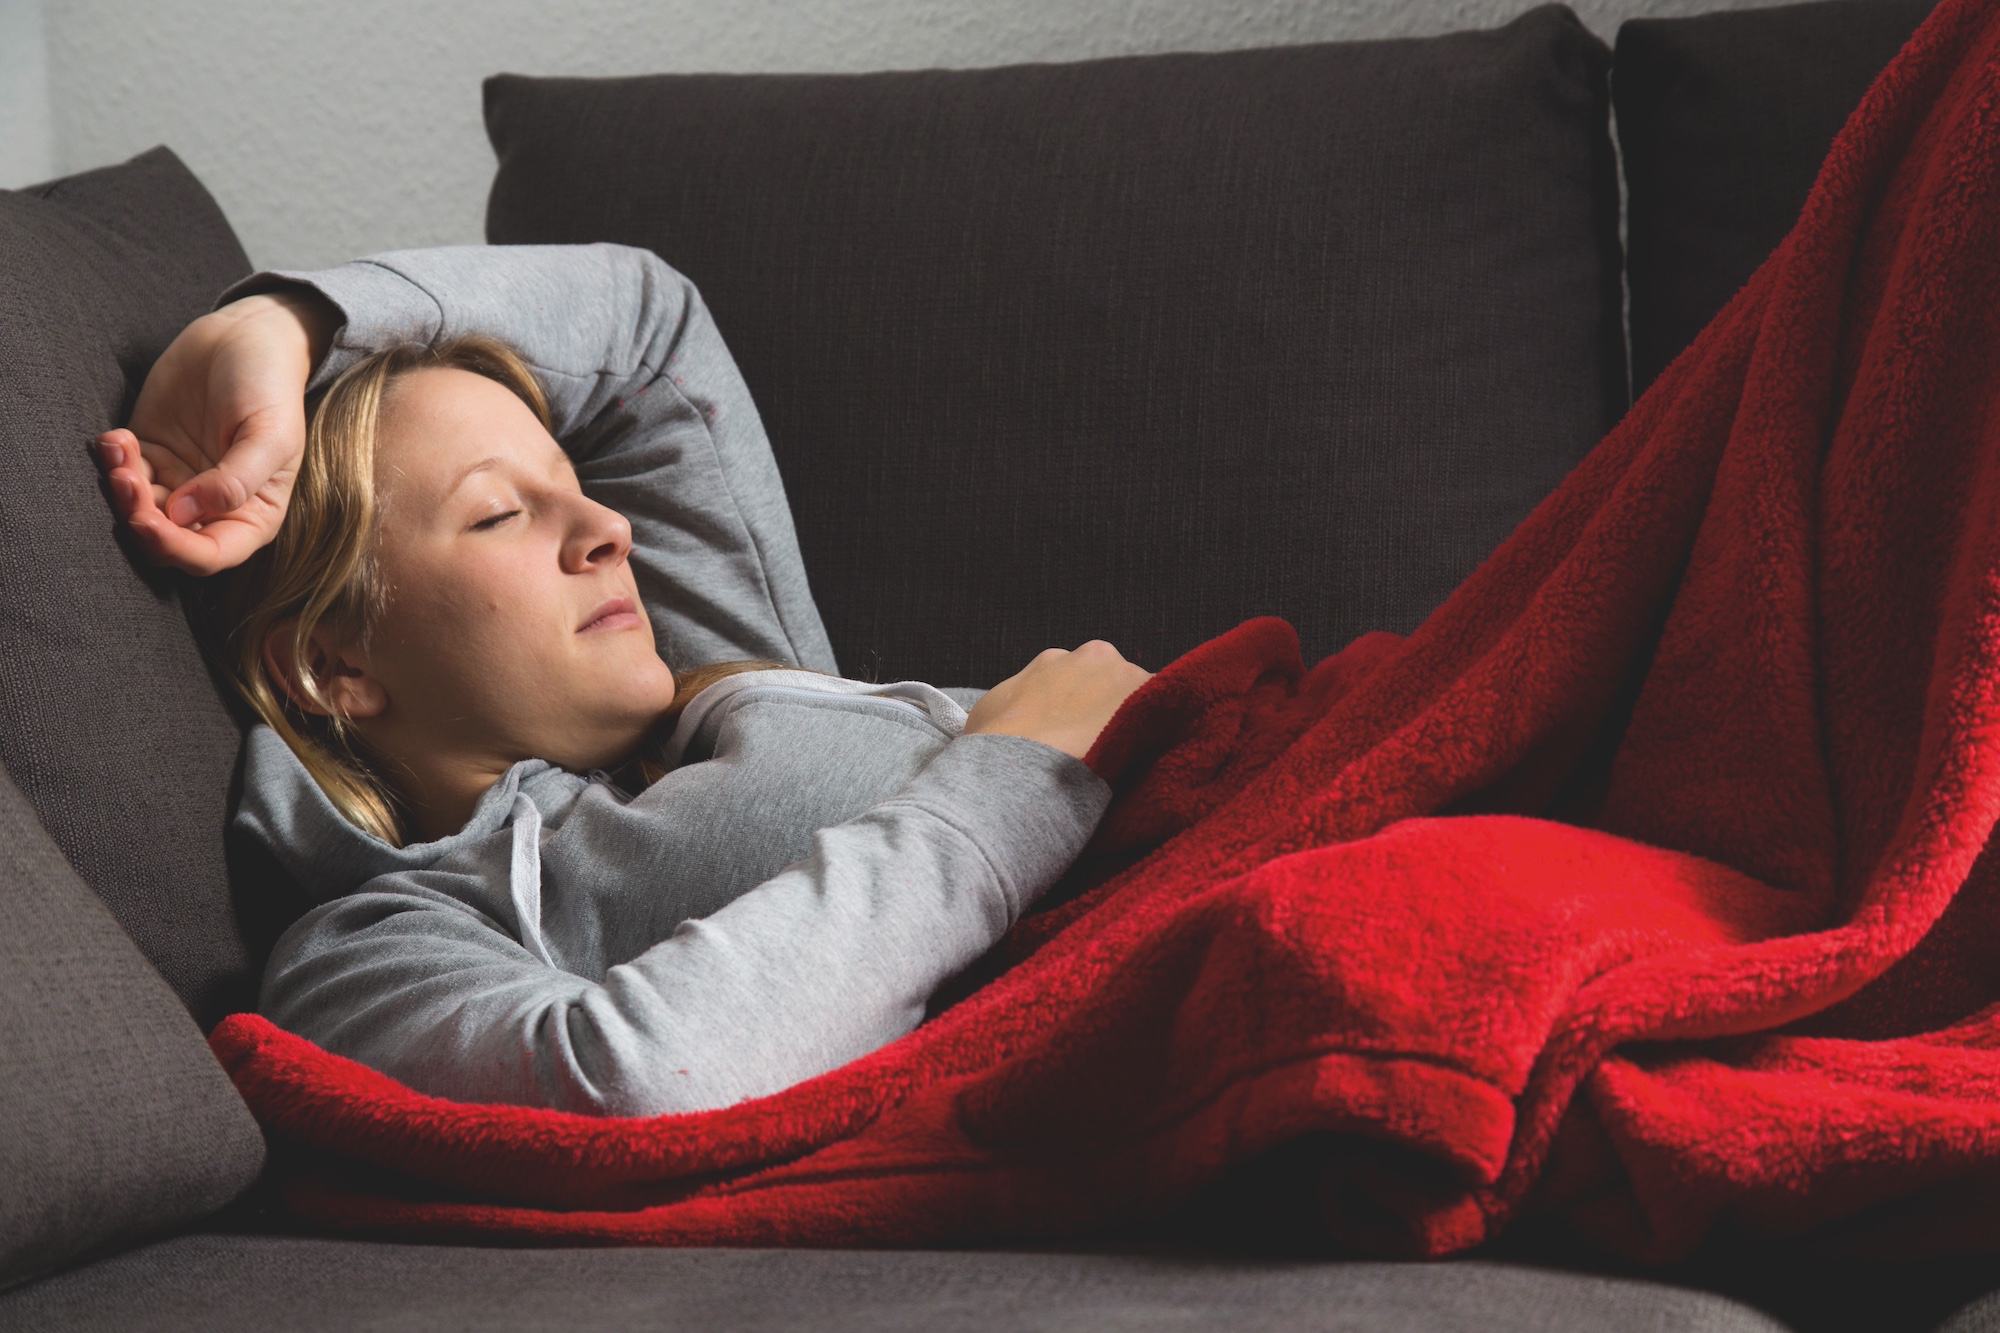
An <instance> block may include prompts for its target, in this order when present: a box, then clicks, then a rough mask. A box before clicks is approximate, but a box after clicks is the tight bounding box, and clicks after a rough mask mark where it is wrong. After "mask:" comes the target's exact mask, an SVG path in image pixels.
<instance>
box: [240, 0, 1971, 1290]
mask: <svg viewBox="0 0 2000 1333" xmlns="http://www.w3.org/2000/svg"><path fill="white" fill-rule="evenodd" d="M1997 120H2000V6H1997V5H1996V4H1995V3H1993V0H1946V3H1944V4H1943V5H1941V6H1940V7H1939V8H1938V9H1937V10H1936V12H1935V13H1934V14H1933V16H1932V17H1931V18H1930V20H1929V21H1928V22H1927V23H1926V24H1925V25H1924V26H1923V28H1922V29H1921V30H1920V31H1919V32H1918V34H1917V35H1916V37H1915V38H1914V39H1913V40H1912V41H1911V43H1910V45H1909V46H1908V47H1907V48H1906V49H1905V50H1904V52H1903V53H1902V55H1901V56H1900V57H1899V58H1898V59H1897V60H1896V62H1895V63H1894V64H1893V65H1891V66H1890V67H1889V69H1888V70H1887V71H1885V72H1884V74H1883V75H1882V76H1881V78H1880V79H1879V80H1878V81H1877V83H1876V84H1875V86H1874V88H1873V89H1872V90H1871V91H1870V93H1869V94H1868V97H1867V100H1866V101H1865V102H1864V103H1863V105H1862V106H1861V108H1860V109H1859V110H1858V111H1857V112H1856V113H1855V115H1854V117H1853V118H1852V119H1851V120H1850V122H1849V123H1848V125H1847V127H1846V129H1845V130H1844V131H1843V132H1842V134H1841V136H1840V138H1839V140H1838V141H1837V142H1836V143H1835V145H1834V148H1833V151H1832V155H1831V157H1830V158H1829V159H1828V161H1827V163H1826V166H1825V168H1824V169H1823V170H1822V172H1821V174H1820V177H1819V181H1818V183H1817V184H1816V186H1815V187H1814V190H1813V192H1812V195H1811V198H1810V199H1809V201H1808V202H1807V204H1806V207H1805V210H1804V214H1803V216H1802V217H1801V219H1800V221H1799V223H1798V226H1797V227H1796V229H1795V230H1794V231H1793V232H1792V233H1791V235H1790V236H1789V237H1788V238H1787V239H1786V240H1785V242H1784V243H1783V244H1782V245H1781V246H1780V247H1779V248H1778V250H1777V251H1776V253H1775V254H1774V255H1773V256H1772V258H1771V259H1770V260H1769V262H1767V263H1766V264H1765V265H1764V266H1763V268H1761V269H1760V270H1759V271H1758V273H1757V274H1756V276H1755V277H1754V278H1753V279H1752V280H1751V282H1750V283H1749V284H1748V285H1747V286H1746V287H1745V288H1744V289H1743V291H1742V292H1741V293H1740V294H1739V295H1738V296H1737V297H1736V299H1735V300H1734V301H1732V302H1731V303H1730V305H1729V306H1728V307H1727V308H1726V309H1725V310H1724V311H1723V312H1722V313H1721V315H1719V316H1718V317H1717V318H1716V320H1715V322H1714V323H1713V324H1711V325H1710V326H1709V328H1708V329H1707V330H1706V331H1705V332H1704V333H1703V334H1702V336H1701V337H1700V339H1699V340H1698V341H1697V342H1696V343H1695V344H1694V346H1693V347H1691V348H1690V349H1689V350H1688V351H1687V352H1686V353H1685V354H1684V355H1683V356H1682V357H1681V358H1680V359H1679V360H1678V361H1676V362H1675V363H1674V365H1673V366H1672V367H1671V368H1670V369H1669V370H1668V371H1667V373H1666V374H1665V375H1664V376H1663V377H1662V378H1661V380H1660V381H1659V382H1658V383H1657V384H1656V385H1655V386H1654V387H1653V388H1652V389H1651V390H1650V391H1649V392H1648V393H1647V394H1646V395H1645V396H1644V397H1643V398H1642V399H1641V400H1640V401H1639V403H1638V404H1637V405H1636V406H1635V407H1634V408H1633V410H1632V411H1631V413H1630V414H1629V416H1628V417H1627V418H1626V420H1625V421H1624V422H1623V423H1622V424H1621V425H1620V426H1619V427H1618V428H1617V429H1616V430H1615V431H1613V432H1612V434H1611V435H1610V436H1609V437H1607V438H1606V439H1605V440H1604V442H1603V443H1602V444H1601V445H1600V446H1599V447H1598V448H1597V449H1596V450H1595V451H1594V452H1593V453H1592V454H1591V455H1590V456H1589V457H1588V458H1587V459H1586V460H1585V461H1584V462H1583V464H1582V465H1581V466H1580V467H1579V468H1578V469H1577V471H1576V472H1575V474H1574V475H1572V476H1571V477H1570V478H1569V479H1568V480H1567V481H1566V482H1565V483H1564V484H1563V486H1562V487H1561V489H1560V490H1558V491H1557V492H1556V493H1555V495H1553V496H1552V497H1551V498H1550V499H1549V500H1548V501H1547V502H1546V503H1545V504H1543V505H1542V506H1541V507H1540V508H1539V509H1538V510H1536V512H1535V513H1534V514H1533V516H1532V517H1530V518H1529V519H1528V521H1527V522H1526V523H1525V524H1523V525H1522V527H1521V529H1520V530H1519V531H1518V532H1517V533H1515V534H1514V536H1513V537H1512V538H1511V539H1510V540H1509V541H1508V542H1507V544H1506V545H1505V546H1504V547H1502V548H1501V549H1500V550H1499V551H1498V552H1497V553H1496V554H1495V555H1494V556H1493V557H1492V558H1491V559H1490V560H1489V561H1487V563H1486V564H1485V565H1484V566H1483V567H1482V568H1481V569H1480V570H1479V571H1478V572H1477V573H1476V574H1474V575H1473V577H1472V578H1471V579H1470V580H1469V581H1468V582H1467V583H1466V584H1465V585H1464V587H1462V588H1460V589H1459V590H1458V592H1457V593H1456V594H1454V595H1453V596H1452V598H1451V599H1450V601H1448V602H1447V603H1446V604H1445V605H1444V606H1443V607H1442V608H1441V609H1440V610H1438V611H1437V613H1436V614H1435V615H1433V616H1432V617H1431V618H1430V620H1429V621H1428V622H1427V623H1426V624H1425V625H1424V626H1423V627H1422V628H1421V629H1419V630H1418V631H1417V632H1416V633H1415V634H1413V635H1411V636H1410V637H1409V638H1408V639H1406V640H1399V639H1396V638H1394V637H1392V636H1389V635H1371V636H1369V637H1367V638H1364V639H1362V640H1360V641H1358V642H1357V643H1355V644H1354V645H1353V646H1351V647H1350V648H1348V649H1347V650H1346V651H1344V652H1342V653H1340V654H1338V655H1336V656H1334V657H1331V658H1329V659H1327V660H1325V661H1322V662H1320V663H1319V664H1318V665H1317V666H1315V667H1313V668H1312V669H1311V670H1310V671H1308V670H1306V669H1305V666H1304V664H1303V663H1302V662H1301V661H1300V658H1299V655H1298V644H1297V639H1296V636H1295V635H1294V634H1293V632H1292V630H1291V628H1290V627H1289V626H1287V625H1286V624H1284V622H1282V621H1278V620H1272V619H1261V620H1253V621H1250V622H1248V623H1246V624H1244V625H1242V626H1240V627H1239V628H1237V629H1236V630H1234V631H1232V632H1230V633H1228V634H1225V635H1223V636H1222V637H1220V638H1218V639H1216V640H1214V641H1212V642H1210V643H1208V644H1205V645H1204V646H1202V647H1201V648H1199V649H1197V650H1195V651H1194V652H1192V653H1190V654H1188V655H1187V656H1186V657H1184V658H1182V659H1181V660H1179V661H1177V662H1174V663H1173V664H1171V665H1170V666H1168V667H1167V668H1166V669H1165V670H1163V671H1161V672H1160V674H1159V675H1158V676H1157V677H1156V678H1155V679H1154V680H1153V681H1151V682H1150V683H1149V684H1148V685H1147V686H1146V687H1145V688H1144V689H1142V690H1141V691H1140V692H1139V693H1138V694H1136V695H1134V696H1133V697H1132V699H1130V700H1129V701H1128V702H1127V704H1126V706H1125V707H1124V709H1123V710H1121V712H1120V713H1119V715H1118V716H1117V717H1116V718H1115V719H1114V720H1113V721H1112V723H1111V725H1110V726H1109V727H1108V728H1107V729H1106V731H1105V733H1104V735H1103V736H1102V737H1101V738H1100V740H1099V741H1098V744H1097V747H1096V749H1095V750H1093V752H1092V754H1091V756H1090V758H1089V762H1090V763H1091V764H1092V765H1093V766H1094V767H1095V768H1096V769H1097V770H1098V771H1099V772H1100V773H1103V774H1105V775H1106V776H1107V777H1109V778H1112V779H1113V780H1114V782H1115V783H1116V785H1117V786H1118V789H1119V795H1118V798H1117V801H1116V802H1115V804H1114V806H1113V808H1112V812H1111V814H1110V815H1109V816H1108V817H1107V820H1106V822H1105V825H1104V827H1103V828H1102V829H1101V830H1100V833H1099V835H1098V837H1097V839H1096V841H1095V842H1094V843H1093V845H1092V848H1091V849H1090V851H1089V852H1087V853H1086V856H1085V858H1084V860H1082V861H1080V862H1079V863H1078V866H1077V868H1076V870H1075V871H1073V872H1072V875H1071V877H1070V881H1069V882H1068V883H1067V885H1066V886H1065V887H1064V889H1063V890H1062V894H1061V896H1062V897H1063V899H1064V901H1062V902H1061V903H1060V905H1059V906H1055V907H1053V908H1051V909H1050V910H1047V911H1044V912H1041V913H1039V914H1037V915H1034V916H1031V917H1029V918H1028V919H1027V920H1026V921H1025V922H1024V923H1023V924H1022V926H1021V927H1020V928H1019V929H1018V930H1017V931H1016V933H1015V935H1014V936H1012V937H1011V938H1010V939H1009V941H1008V942H1007V944H1006V945H1005V946H1003V949H1002V950H1001V951H1000V953H999V954H998V955H997V956H996V958H995V959H993V960H989V963H988V964H987V965H985V966H984V968H983V970H982V971H981V972H980V974H979V983H980V984H977V985H973V984H970V983H968V984H966V985H963V986H961V987H959V989H958V998H957V1000H956V1003H952V1004H949V1005H948V1006H944V1005H941V1009H942V1011H941V1012H940V1013H938V1014H937V1015H936V1016H935V1017H934V1018H933V1019H932V1020H931V1021H930V1022H928V1023H926V1024H925V1025H924V1026H923V1027H921V1028H919V1029H918V1030H917V1031H916V1032H915V1033H913V1034H911V1035H910V1036H909V1037H907V1038H905V1039H904V1040H902V1041H899V1042H897V1043H895V1044H894V1045H892V1046H889V1047H887V1048H885V1049H883V1050H881V1051H879V1052H877V1053H875V1054H874V1055H871V1056H869V1057H867V1058H865V1059H862V1060H859V1061H856V1062H855V1063H853V1064H852V1065H849V1066H847V1067H845V1068H842V1069H839V1070H837V1071H835V1072H833V1073H830V1074H827V1075H826V1076H824V1077H822V1078H819V1079H816V1080H813V1081H812V1082H809V1083H806V1084H802V1085H800V1086H798V1087H795V1088H792V1089H790V1090H788V1091H786V1092H783V1093H781V1094H778V1095H776V1096H773V1097H769V1098H766V1099H763V1100H761V1101H756V1102H750V1103H745V1104H743V1105H740V1106H736V1107H733V1108H730V1109H728V1110H722V1111H716V1112H712V1113H708V1114H703V1115H695V1116H683V1117H662V1118H659V1119H652V1120H598V1119H589V1118H584V1117H578V1116H571V1115H561V1114H554V1113H548V1112H541V1111H534V1110H525V1109H520V1108H513V1107H500V1106H471V1105H461V1104H456V1103H450V1102H445V1101H440V1100H436V1099H433V1098H429V1097H424V1096H419V1095H416V1094H414V1093H412V1092H410V1091H409V1090H407V1089H405V1088H403V1087H401V1086H400V1085H398V1084H396V1083H394V1082H392V1081H390V1080H389V1079H386V1078H383V1077H381V1076H380V1075H377V1074H375V1073H372V1072H370V1071H368V1070H366V1069H364V1068H361V1067H360V1066H358V1065H355V1064H352V1063H350V1062H348V1061H345V1060H341V1059H338V1058H335V1057H333V1056H330V1055H328V1054H327V1053H325V1052H323V1051H321V1050H319V1049H318V1048H316V1047H314V1046H312V1045H311V1044H309V1043H307V1042H304V1041H301V1040H299V1039H297V1038H295V1037H292V1036H289V1035H287V1034H285V1033H283V1032H281V1031H278V1030H277V1029H275V1028H273V1027H272V1026H270V1025H269V1024H267V1023H265V1022H263V1021H262V1020H260V1019H257V1018H255V1017H252V1016H247V1015H238V1016H236V1017H234V1018H231V1019H229V1020H228V1021H226V1022H225V1023H223V1024H222V1025H221V1027H219V1028H218V1029H217V1030H216V1032H215V1033H214V1035H213V1037H212V1039H211V1040H212V1042H213V1046H214V1049H215V1051H216V1053H217V1054H218V1055H219V1056H220V1058H221V1060H222V1062H223V1064H224V1065H225V1066H226V1067H227V1068H228V1069H229V1071H230V1073H231V1075H232V1076H233V1077H234V1079H235V1080H236V1083H237V1086H238V1087H239V1088H240V1089H241V1090H242V1092H243V1095H244V1096H245V1097H246V1098H247V1099H248V1101H249V1103H250V1105H251V1107H252V1108H253V1109H254V1110H255V1111H256V1113H257V1115H258V1117H259V1118H260V1119H261V1121H262V1122H263V1124H264V1126H265V1128H266V1130H267V1131H268V1133H269V1134H270V1136H271V1138H272V1141H273V1143H274V1144H275V1145H277V1146H278V1147H279V1149H280V1150H281V1156H282V1158H283V1160H284V1161H285V1162H286V1163H288V1164H289V1165H287V1166H286V1167H285V1172H286V1174H285V1179H286V1180H287V1182H288V1183H287V1185H286V1189H285V1198H286V1201H287V1206H288V1207H289V1208H290V1209H292V1210H293V1211H294V1212H295V1213H296V1214H298V1215H299V1216H301V1217H303V1218H307V1219H311V1220H313V1221H315V1222H317V1223H318V1224H321V1225H324V1226H330V1227H334V1228H340V1229H348V1230H361V1231H368V1232H373V1233H376V1234H391V1235H404V1236H423V1237H429V1238H436V1239H445V1238H456V1239H465V1238H472V1237H488V1238H505V1239H509V1240H514V1241H522V1240H533V1239H545V1240H562V1241H569V1242H576V1241H586V1240H587V1241H597V1242H605V1243H620V1242H629V1243H647V1244H779V1245H789V1244H806V1245H831V1244H935V1243H968V1242H977V1241H990V1240H1015V1241H1018V1240H1021V1239H1024V1238H1038V1237H1058V1236H1065V1235H1074V1234H1077V1233H1078V1232H1081V1231H1084V1230H1087V1229H1090V1228H1093V1227H1098V1226H1103V1225H1106V1224H1111V1223H1117V1222H1120V1221H1124V1220H1129V1219H1132V1218H1135V1217H1140V1216H1145V1215H1148V1214H1153V1213H1157V1212H1159V1211H1160V1210H1163V1209H1166V1208H1169V1207H1170V1206H1172V1205H1174V1204H1176V1203H1178V1202H1181V1201H1184V1200H1186V1199H1188V1198H1190V1197H1191V1196H1193V1195H1194V1194H1195V1192H1196V1191H1198V1190H1200V1189H1201V1188H1202V1187H1204V1186H1206V1185H1209V1184H1211V1183H1213V1182H1217V1181H1218V1180H1223V1179H1224V1178H1225V1177H1229V1178H1230V1179H1243V1178H1244V1176H1243V1175H1242V1174H1241V1173H1237V1174H1235V1175H1232V1174H1231V1173H1232V1172H1237V1169H1238V1168H1239V1167H1242V1166H1243V1165H1244V1164H1247V1163H1250V1162H1251V1161H1252V1160H1253V1159H1258V1158H1264V1160H1265V1161H1266V1162H1267V1163H1268V1162H1269V1161H1271V1160H1274V1159H1273V1158H1271V1157H1269V1156H1267V1154H1271V1153H1273V1152H1274V1150H1280V1149H1282V1155H1281V1156H1280V1157H1279V1158H1278V1159H1276V1160H1282V1161H1284V1162H1285V1163H1286V1168H1285V1171H1284V1172H1283V1174H1284V1175H1285V1176H1286V1177H1287V1178H1288V1180H1289V1182H1290V1184H1291V1186H1292V1188H1293V1189H1294V1196H1293V1197H1295V1198H1310V1199H1312V1200H1314V1201H1316V1203H1315V1206H1316V1208H1317V1224H1318V1225H1320V1226H1323V1227H1324V1228H1325V1229H1326V1232H1327V1233H1328V1235H1329V1236H1330V1238H1331V1239H1332V1240H1333V1241H1334V1242H1336V1243H1341V1244H1346V1245H1351V1246H1356V1247H1360V1248H1362V1249H1365V1250H1369V1251H1374V1252H1378V1253H1388V1254H1401V1255H1442V1254H1446V1253H1450V1252H1453V1251H1457V1250H1461V1249H1464V1248H1467V1247H1470V1246H1473V1245H1475V1244H1478V1243H1479V1242H1481V1241H1483V1240H1485V1239H1487V1238H1488V1237H1490V1236H1493V1235H1494V1234H1496V1233H1497V1232H1498V1231H1499V1230H1500V1229H1501V1228H1502V1227H1503V1226H1504V1225H1506V1224H1507V1223H1509V1222H1510V1221H1512V1220H1513V1219H1516V1218H1519V1217H1523V1216H1527V1215H1535V1216H1555V1217H1556V1218H1558V1220H1561V1221H1566V1222H1567V1223H1569V1224H1573V1225H1574V1226H1575V1228H1577V1229H1578V1230H1579V1231H1581V1232H1583V1233H1586V1234H1588V1235H1589V1236H1590V1237H1592V1238H1593V1239H1595V1240H1596V1241H1598V1242H1599V1243H1602V1244H1604V1245H1608V1246H1611V1247H1613V1248H1616V1249H1618V1250H1621V1251H1623V1252H1625V1253H1627V1254H1629V1255H1631V1256H1633V1257H1636V1258H1640V1259H1643V1260H1651V1261H1665V1260H1670V1259H1674V1258H1677V1257H1680V1256H1682V1255H1684V1254H1686V1253H1688V1252H1689V1251H1690V1250H1691V1249H1692V1248H1693V1247H1694V1246H1695V1245H1696V1244H1697V1243H1698V1242H1700V1241H1701V1240H1702V1238H1703V1237H1704V1236H1705V1235H1707V1234H1708V1233H1709V1232H1710V1230H1711V1229H1712V1228H1715V1227H1717V1226H1727V1227H1730V1228H1733V1229H1735V1230H1736V1231H1737V1232H1738V1233H1739V1234H1752V1235H1767V1236H1779V1235H1796V1234H1800V1233H1809V1234H1812V1235H1827V1234H1833V1235H1836V1236H1838V1237H1840V1238H1841V1244H1843V1245H1845V1246H1847V1247H1849V1248H1851V1249H1855V1250H1873V1251H1875V1252H1904V1253H1908V1252H1924V1251H1928V1252H1938V1251H1945V1250H1950V1249H1961V1250H1962V1249H1972V1248H1980V1249H1990V1248H1993V1247H1995V1246H2000V1188H1995V1187H1994V1185H1995V1182H2000V1003H1996V1001H2000V857H1996V856H1986V855H1983V854H1982V853H1983V849H1984V848H1985V846H1986V843H1987V837H1988V834H1989V832H1990V831H1991V830H1992V828H1993V826H1994V822H1995V818H1996V814H2000V124H1996V121H1997ZM1330 576H1331V577H1337V571H1334V572H1333V573H1332V574H1330Z"/></svg>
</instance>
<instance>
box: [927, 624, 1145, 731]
mask: <svg viewBox="0 0 2000 1333" xmlns="http://www.w3.org/2000/svg"><path fill="white" fill-rule="evenodd" d="M1152 678H1153V673H1152V672H1150V671H1147V670H1145V669H1144V668H1142V667H1138V666H1135V665H1133V664H1132V663H1130V662H1128V661H1126V660H1125V658H1124V656H1123V655H1122V654H1120V653H1119V651H1118V650H1117V649H1116V648H1113V647H1112V646H1111V645H1110V644H1108V643H1106V642H1105V641H1104V640H1102V639H1092V640H1091V641H1090V642H1089V643H1086V644H1082V645H1080V646H1079V647H1078V648H1077V649H1076V650H1075V651H1074V652H1068V651H1065V650H1064V649H1061V648H1049V649H1046V650H1044V651H1043V652H1041V653H1038V654H1037V655H1036V656H1035V660H1034V661H1032V662H1030V663H1028V665H1027V666H1026V667H1024V668H1023V669H1022V670H1021V671H1020V672H1019V673H1018V674H1015V675H1012V676H1009V677H1007V679H1005V680H1003V681H1001V682H1000V683H999V684H998V685H995V686H994V687H993V688H992V689H990V690H988V691H987V692H986V693H985V694H983V695H981V696H980V699H979V702H978V703H976V704H974V705H973V707H972V711H971V712H970V713H968V714H967V715H966V719H965V731H966V734H967V735H971V734H973V733H975V732H993V733H998V734H1000V735H1005V736H1026V737H1027V738H1028V739H1029V740H1034V741H1040V742H1042V743H1043V744H1044V745H1053V746H1055V747H1056V749H1058V750H1061V751H1063V752H1064V753H1065V754H1069V755H1073V756H1075V757H1076V758H1078V759H1081V758H1083V756H1084V755H1085V754H1087V753H1089V751H1090V747H1091V745H1092V744H1093V743H1095V742H1096V740H1097V733H1099V732H1100V731H1103V730H1104V724H1105V723H1107V722H1109V721H1110V720H1111V715H1112V714H1113V713H1116V712H1117V711H1118V706H1119V705H1120V704H1122V703H1124V702H1125V700H1126V698H1127V696H1129V695H1130V694H1131V693H1132V692H1133V691H1134V690H1136V689H1138V688H1139V687H1140V686H1141V685H1144V684H1145V683H1146V682H1147V681H1149V680H1151V679H1152Z"/></svg>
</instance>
